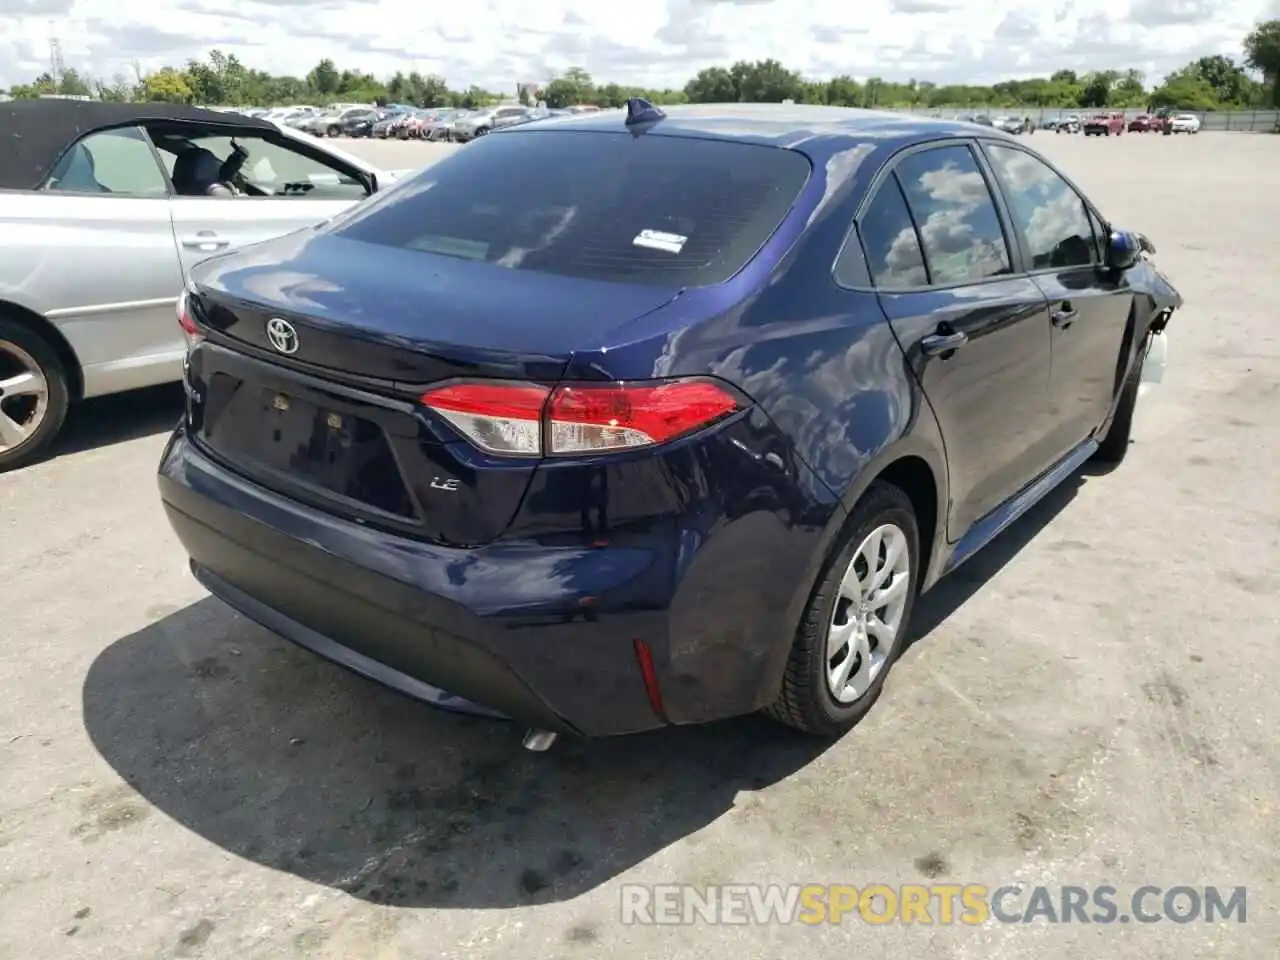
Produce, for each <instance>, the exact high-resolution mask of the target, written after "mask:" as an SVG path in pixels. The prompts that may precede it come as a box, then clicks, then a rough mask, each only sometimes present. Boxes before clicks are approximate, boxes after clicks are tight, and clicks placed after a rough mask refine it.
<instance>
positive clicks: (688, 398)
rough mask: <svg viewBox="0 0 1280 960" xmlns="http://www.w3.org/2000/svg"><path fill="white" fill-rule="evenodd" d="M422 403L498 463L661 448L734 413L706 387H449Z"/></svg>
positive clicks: (724, 395)
mask: <svg viewBox="0 0 1280 960" xmlns="http://www.w3.org/2000/svg"><path fill="white" fill-rule="evenodd" d="M421 399H422V403H423V404H424V405H425V406H427V407H429V408H431V409H432V410H434V411H436V412H437V413H439V414H440V415H441V416H443V417H444V418H445V419H446V420H448V421H449V423H451V424H452V425H453V426H454V428H456V429H457V430H458V431H459V432H461V433H462V434H463V435H464V436H466V437H467V438H468V439H469V440H471V442H473V443H474V444H475V445H476V446H478V447H480V448H481V449H482V450H485V451H487V452H489V453H494V454H499V455H503V456H522V457H533V456H541V455H543V454H544V453H545V454H547V455H550V456H575V455H576V456H583V455H590V454H595V453H609V452H612V451H618V450H634V449H636V448H640V447H648V446H653V445H654V444H659V443H666V442H668V441H670V440H674V439H676V438H677V437H680V436H683V435H684V434H686V433H691V432H693V431H694V430H699V429H701V428H702V427H705V426H708V425H709V424H711V423H714V422H715V421H716V420H719V419H721V418H722V417H725V416H727V415H728V414H730V413H732V412H733V411H735V410H737V409H738V401H737V399H736V398H735V397H734V396H733V394H731V393H730V392H729V391H728V390H726V389H725V388H724V387H721V386H719V385H718V384H716V383H714V382H713V381H710V380H698V379H692V380H666V381H661V382H657V383H576V384H571V385H563V386H559V387H556V388H555V389H554V390H552V389H549V388H547V387H542V386H537V385H534V384H524V383H519V384H511V383H492V382H490V383H480V382H476V383H456V384H451V385H449V386H444V387H440V388H438V389H435V390H430V391H428V392H427V393H425V394H423V395H422V398H421Z"/></svg>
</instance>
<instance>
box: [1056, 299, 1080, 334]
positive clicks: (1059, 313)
mask: <svg viewBox="0 0 1280 960" xmlns="http://www.w3.org/2000/svg"><path fill="white" fill-rule="evenodd" d="M1079 315H1080V311H1079V310H1077V309H1076V308H1075V307H1073V306H1071V304H1069V303H1064V304H1063V305H1062V306H1061V307H1060V308H1059V309H1057V310H1050V311H1049V322H1050V323H1052V324H1053V325H1054V326H1055V327H1057V328H1058V329H1059V330H1065V329H1067V327H1069V326H1071V324H1072V322H1073V321H1074V320H1075V318H1076V317H1078V316H1079Z"/></svg>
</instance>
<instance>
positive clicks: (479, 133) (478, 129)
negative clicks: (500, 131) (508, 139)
mask: <svg viewBox="0 0 1280 960" xmlns="http://www.w3.org/2000/svg"><path fill="white" fill-rule="evenodd" d="M488 132H489V128H488V127H476V132H475V136H477V137H483V136H484V135H485V134H486V133H488ZM504 142H505V141H504Z"/></svg>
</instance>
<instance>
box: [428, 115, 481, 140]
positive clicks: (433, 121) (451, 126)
mask: <svg viewBox="0 0 1280 960" xmlns="http://www.w3.org/2000/svg"><path fill="white" fill-rule="evenodd" d="M471 113H472V111H470V110H437V111H435V112H434V113H433V114H432V115H431V116H430V117H428V118H426V119H425V120H424V121H423V122H422V123H421V124H420V125H419V127H418V136H420V137H421V138H422V139H423V140H443V141H452V140H453V139H454V136H453V134H454V130H455V129H456V128H457V125H458V121H460V120H462V119H464V118H466V117H469V116H470V115H471Z"/></svg>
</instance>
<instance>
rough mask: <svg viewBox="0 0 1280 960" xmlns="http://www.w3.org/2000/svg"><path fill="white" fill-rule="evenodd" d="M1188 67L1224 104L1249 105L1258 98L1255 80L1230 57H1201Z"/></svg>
mask: <svg viewBox="0 0 1280 960" xmlns="http://www.w3.org/2000/svg"><path fill="white" fill-rule="evenodd" d="M1190 69H1192V70H1193V71H1194V72H1195V73H1196V75H1198V76H1199V77H1200V79H1202V80H1203V81H1204V82H1205V83H1207V84H1208V85H1209V86H1210V87H1212V88H1213V92H1214V96H1215V97H1216V98H1217V100H1218V102H1219V103H1220V104H1222V105H1224V106H1226V105H1232V106H1241V107H1243V106H1249V105H1251V104H1253V103H1255V102H1256V101H1257V99H1258V91H1259V87H1258V84H1257V82H1255V81H1254V80H1253V79H1252V78H1251V77H1250V76H1249V74H1247V73H1245V71H1244V69H1243V68H1242V67H1241V66H1240V65H1239V64H1237V63H1236V62H1235V61H1234V60H1232V59H1231V58H1230V57H1224V56H1221V55H1218V56H1212V57H1201V58H1200V59H1199V60H1197V61H1196V62H1195V63H1194V64H1192V65H1191V67H1190Z"/></svg>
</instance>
